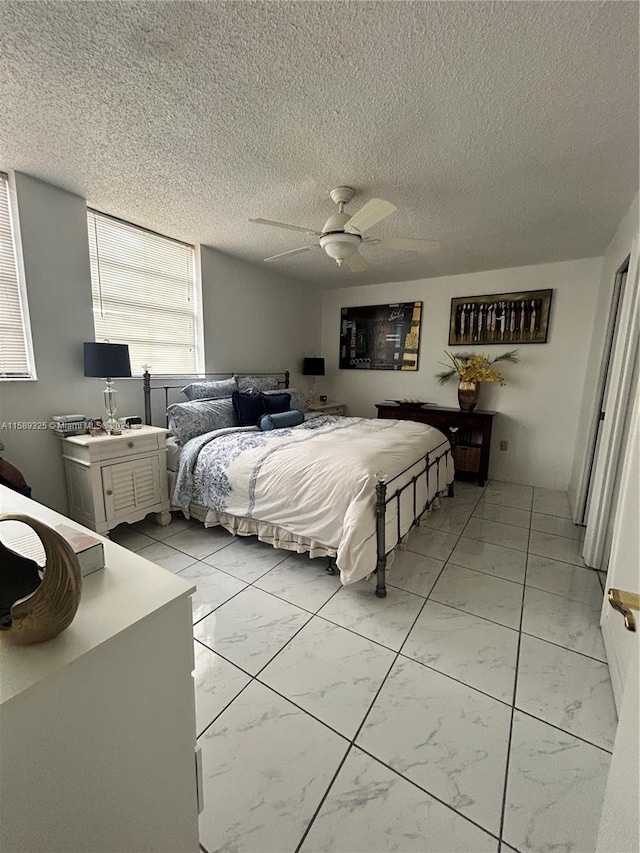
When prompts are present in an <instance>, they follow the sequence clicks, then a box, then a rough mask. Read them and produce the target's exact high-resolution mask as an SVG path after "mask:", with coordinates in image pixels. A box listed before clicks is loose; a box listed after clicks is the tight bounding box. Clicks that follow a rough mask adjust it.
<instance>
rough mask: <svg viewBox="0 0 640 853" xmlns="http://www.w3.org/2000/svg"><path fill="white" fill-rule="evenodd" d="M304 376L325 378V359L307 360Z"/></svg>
mask: <svg viewBox="0 0 640 853" xmlns="http://www.w3.org/2000/svg"><path fill="white" fill-rule="evenodd" d="M302 375H303V376H324V358H305V360H304V363H303V365H302Z"/></svg>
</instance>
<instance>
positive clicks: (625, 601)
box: [607, 588, 640, 631]
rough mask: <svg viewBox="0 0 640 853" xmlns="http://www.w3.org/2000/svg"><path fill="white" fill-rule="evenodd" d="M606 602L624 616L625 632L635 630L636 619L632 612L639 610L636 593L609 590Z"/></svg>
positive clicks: (639, 601)
mask: <svg viewBox="0 0 640 853" xmlns="http://www.w3.org/2000/svg"><path fill="white" fill-rule="evenodd" d="M607 601H608V602H609V604H610V605H611V606H612V607H613V609H614V610H617V611H618V613H622V615H623V616H624V627H625V628H626V629H627V631H635V630H636V618H635V616H634V615H633V613H632V612H631V611H632V610H640V595H638V593H637V592H627V591H626V590H624V589H614V588H611V589H610V590H609V592H608V593H607Z"/></svg>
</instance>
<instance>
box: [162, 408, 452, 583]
mask: <svg viewBox="0 0 640 853" xmlns="http://www.w3.org/2000/svg"><path fill="white" fill-rule="evenodd" d="M448 448H449V442H448V441H447V439H446V438H445V437H444V436H443V434H442V433H440V432H439V431H438V430H435V429H433V428H432V427H429V426H426V425H424V424H419V423H414V422H412V421H395V420H386V419H385V420H367V419H364V418H338V417H329V416H323V417H318V418H313V419H311V420H308V421H306V422H305V423H304V424H301V425H300V426H297V427H293V428H289V429H278V430H272V431H269V432H261V431H259V430H257V429H255V428H246V427H245V428H242V429H235V430H218V431H216V432H214V433H209V434H207V435H205V436H198V437H197V438H194V439H192V440H191V441H189V442H187V444H186V445H185V447H184V448H183V451H182V454H181V457H180V467H179V471H178V475H177V478H176V486H175V489H174V494H173V503H174V505H176V506H180V507H182V509H183V510H185V512H188V511H189V506H190V505H192V504H196V505H198V506H201V507H207V508H208V509H209V510H211V515H210V516H208V517H207V523H210V522H212V523H221V524H224V526H227V527H229V529H233V531H234V532H255V533H257V535H258V536H259V537H260V538H263V539H265V540H266V541H270V542H272V543H273V542H274V537H273V535H272V531H273V529H276V530H279V531H286V533H287V534H288V535H289V536H290V537H291V540H292V541H294V542H295V543H296V545H295V546H293V545H287V544H286V543H285V542H280V544H284V546H285V547H295V549H296V550H300V551H303V550H308V551H310V552H311V553H312V555H313V554H315V553H326V554H330V555H335V556H336V562H337V565H338V568H339V569H340V575H341V579H342V582H343V583H344V584H348V583H353V582H355V581H357V580H360V579H361V578H364V577H366V576H367V575H369V574H370V573H371V572H373V571H374V570H375V567H376V535H375V486H376V476H375V475H376V472H384V473H385V474H386V479H387V480H390V479H391V478H393V477H395V476H396V475H397V474H398V473H399V472H401V471H404V469H407V468H409V469H410V470H408V471H407V472H406V473H405V474H403V475H402V476H401V477H400V478H398V479H397V480H393V482H392V483H391V484H390V485H389V488H388V495H391V494H393V493H394V492H395V491H396V489H397V488H398V486H399V485H403V484H404V483H405V482H407V481H408V480H409V479H410V478H411V477H412V476H413V474H414V473H415V472H416V471H417V470H418V469H417V467H413V468H412V467H411V466H412V463H415V462H416V461H417V460H418V459H421V458H422V457H424V456H425V455H426V454H427V453H429V452H431V453H432V458H437V457H443V458H442V459H441V460H440V462H439V463H438V465H435V466H434V467H433V468H432V469H431V472H430V477H429V488H428V498H429V499H431V498H433V497H434V496H435V495H436V494H438V493H441V492H443V491H445V489H446V488H447V486H448V484H449V483H450V482H451V481H452V480H453V462H452V460H451V455H450V454H447V456H446V458H444V454H445V451H446V450H447V449H448ZM423 479H424V478H423ZM426 500H427V488H426V483H422V482H421V483H419V484H418V487H417V502H418V506H419V509H422V507H423V506H424V504H425V502H426ZM396 507H397V500H393V501H392V502H391V503H390V505H389V511H388V513H387V524H386V548H387V550H390V549H391V548H392V547H394V546H395V544H396V543H397V538H398V537H397V522H396ZM229 517H240V518H242V519H244V520H250V521H251V522H253V523H252V524H250V525H249V526H248V527H245V528H244V530H243V528H242V526H241V525H240V526H239V525H238V524H233V525H230V524H229V521H228V519H229ZM401 521H402V528H401V531H400V532H401V536H402V535H404V534H405V533H406V532H407V531H408V529H409V527H410V525H411V522H412V521H413V489H408V490H406V493H404V494H403V498H402V513H401ZM265 523H266V524H265ZM261 524H262V525H264V527H261ZM261 530H262V531H263V532H264V530H269V531H270V533H269V534H267V535H261ZM285 538H286V537H285Z"/></svg>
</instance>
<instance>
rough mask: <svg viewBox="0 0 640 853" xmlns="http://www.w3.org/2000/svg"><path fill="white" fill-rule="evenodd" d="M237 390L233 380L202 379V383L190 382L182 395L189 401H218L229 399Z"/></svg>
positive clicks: (236, 384)
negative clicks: (223, 398) (222, 398)
mask: <svg viewBox="0 0 640 853" xmlns="http://www.w3.org/2000/svg"><path fill="white" fill-rule="evenodd" d="M237 390H238V383H237V382H236V380H235V379H233V378H232V379H219V380H216V381H213V380H209V379H203V380H202V382H192V383H191V384H190V385H186V386H185V387H184V388H183V389H182V393H183V394H184V395H185V396H186V397H187V399H189V400H205V399H206V400H219V399H220V398H221V397H230V396H231V395H232V394H233V392H234V391H237Z"/></svg>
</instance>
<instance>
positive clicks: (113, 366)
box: [84, 342, 131, 432]
mask: <svg viewBox="0 0 640 853" xmlns="http://www.w3.org/2000/svg"><path fill="white" fill-rule="evenodd" d="M84 375H85V376H96V377H99V378H101V379H105V380H106V383H107V384H106V386H105V389H104V407H105V409H106V410H107V415H108V416H109V417H108V420H107V423H106V424H105V427H106V429H107V431H108V432H112V431H113V430H119V425H118V421H117V420H116V412H117V410H118V404H117V391H116V389H115V388H114V387H113V378H114V377H121V376H131V362H130V361H129V346H128V344H109V343H93V342H89V343H85V344H84Z"/></svg>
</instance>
